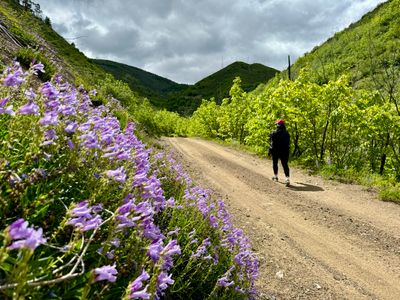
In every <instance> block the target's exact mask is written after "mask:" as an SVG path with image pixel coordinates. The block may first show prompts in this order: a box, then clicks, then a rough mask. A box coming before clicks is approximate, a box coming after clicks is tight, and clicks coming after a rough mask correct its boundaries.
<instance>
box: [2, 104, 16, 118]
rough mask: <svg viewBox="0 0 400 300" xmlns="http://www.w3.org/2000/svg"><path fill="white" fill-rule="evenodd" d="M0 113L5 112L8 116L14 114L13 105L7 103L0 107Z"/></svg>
mask: <svg viewBox="0 0 400 300" xmlns="http://www.w3.org/2000/svg"><path fill="white" fill-rule="evenodd" d="M0 114H7V115H10V116H12V117H13V116H15V112H14V111H13V105H9V106H7V107H6V108H2V107H0Z"/></svg>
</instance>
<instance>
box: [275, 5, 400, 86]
mask: <svg viewBox="0 0 400 300" xmlns="http://www.w3.org/2000/svg"><path fill="white" fill-rule="evenodd" d="M306 66H308V68H309V69H310V70H311V73H312V76H313V77H314V79H315V81H316V82H317V83H326V82H328V81H329V80H331V79H336V78H337V77H338V76H340V75H342V74H345V73H346V74H349V75H350V80H351V82H352V84H353V86H355V87H363V88H371V89H381V87H382V84H383V83H382V80H383V76H386V79H387V80H389V81H390V80H396V78H395V77H396V76H397V75H396V74H399V67H400V0H389V1H386V2H384V3H381V4H380V5H378V6H377V7H376V8H375V9H374V10H373V11H371V12H369V13H367V14H365V15H364V16H363V17H362V18H361V19H360V20H359V21H357V22H355V23H353V24H351V25H350V26H349V27H348V28H346V29H345V30H343V31H340V32H337V33H336V34H335V35H334V36H333V37H331V38H329V39H328V40H327V41H326V42H325V43H323V44H321V45H319V46H316V47H315V48H314V49H313V50H312V51H310V52H309V53H306V54H305V55H304V56H302V57H300V58H299V59H298V60H297V61H296V62H295V64H294V65H293V67H292V70H293V75H294V76H293V77H296V76H297V74H298V72H299V71H300V69H301V68H303V67H306ZM396 70H397V71H396ZM396 72H397V73H396ZM285 74H287V71H285V72H283V73H282V75H283V76H286V75H285ZM390 76H392V77H393V78H389V77H390ZM397 80H399V79H398V78H397Z"/></svg>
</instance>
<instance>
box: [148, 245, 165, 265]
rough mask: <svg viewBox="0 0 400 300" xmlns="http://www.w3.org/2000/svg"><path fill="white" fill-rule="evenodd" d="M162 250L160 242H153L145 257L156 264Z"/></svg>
mask: <svg viewBox="0 0 400 300" xmlns="http://www.w3.org/2000/svg"><path fill="white" fill-rule="evenodd" d="M162 250H163V242H162V240H158V241H155V242H153V243H151V244H150V246H149V250H148V251H147V256H148V257H150V258H151V259H152V260H153V261H155V262H156V261H158V260H159V259H160V255H161V251H162Z"/></svg>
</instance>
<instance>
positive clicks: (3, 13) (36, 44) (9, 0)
mask: <svg viewBox="0 0 400 300" xmlns="http://www.w3.org/2000/svg"><path fill="white" fill-rule="evenodd" d="M0 25H1V30H0V42H1V45H2V48H1V53H0V59H1V62H2V64H3V65H4V64H7V63H9V62H10V61H11V60H12V59H14V58H15V57H17V58H21V57H25V59H26V60H28V59H29V58H30V57H28V56H32V55H36V56H39V55H40V56H41V58H42V59H43V57H45V58H47V60H48V61H49V63H51V65H52V67H53V69H54V71H53V72H57V73H60V74H62V75H63V76H64V77H66V78H67V79H68V80H70V81H74V82H76V83H79V84H80V83H85V84H87V85H92V84H94V83H95V82H96V81H97V80H99V79H101V78H104V77H105V76H106V72H105V71H104V70H103V69H101V68H99V67H98V66H97V65H96V64H94V63H93V62H91V61H90V60H89V59H88V58H87V57H86V56H85V55H84V54H83V53H82V52H80V51H79V50H78V49H77V48H75V46H74V45H73V44H69V43H68V42H67V41H66V40H64V39H63V38H62V37H61V36H60V35H59V34H57V33H56V32H55V31H54V30H53V29H52V28H51V24H50V22H45V21H44V20H42V18H40V17H38V16H36V15H35V14H34V13H32V12H31V11H29V10H25V9H24V8H23V7H22V6H20V5H19V4H17V3H16V1H13V0H4V1H1V2H0ZM27 49H29V50H27ZM27 63H29V62H28V61H27Z"/></svg>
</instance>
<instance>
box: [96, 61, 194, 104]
mask: <svg viewBox="0 0 400 300" xmlns="http://www.w3.org/2000/svg"><path fill="white" fill-rule="evenodd" d="M92 61H93V62H94V63H95V64H97V65H99V66H100V67H102V68H103V69H104V70H106V71H107V72H109V73H111V74H113V75H114V77H115V78H116V79H119V80H122V81H124V82H126V83H128V85H129V86H130V87H131V88H132V89H133V90H135V91H137V92H138V93H140V94H141V95H143V96H145V97H147V98H148V99H150V100H151V102H152V103H154V104H155V105H156V106H163V103H162V98H163V96H164V95H166V94H168V93H171V92H179V91H182V90H184V89H186V88H187V87H188V86H187V85H186V84H179V83H176V82H174V81H172V80H169V79H167V78H164V77H161V76H158V75H156V74H153V73H150V72H147V71H144V70H142V69H139V68H136V67H132V66H128V65H125V64H121V63H116V62H113V61H109V60H102V59H93V60H92Z"/></svg>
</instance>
